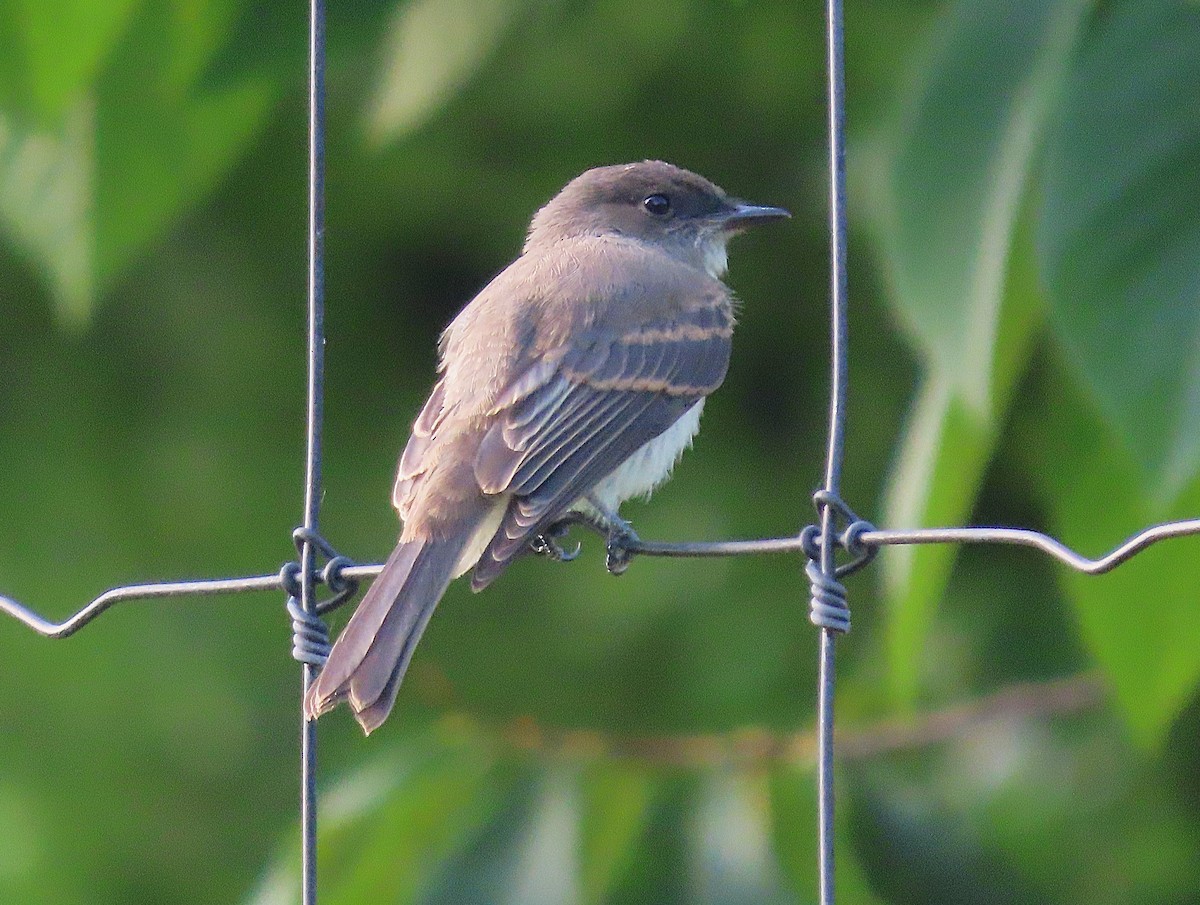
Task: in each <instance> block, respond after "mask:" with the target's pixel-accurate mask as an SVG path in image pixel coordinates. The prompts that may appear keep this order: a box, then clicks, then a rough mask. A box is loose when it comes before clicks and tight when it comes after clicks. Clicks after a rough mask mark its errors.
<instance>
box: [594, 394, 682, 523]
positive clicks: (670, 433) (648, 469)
mask: <svg viewBox="0 0 1200 905" xmlns="http://www.w3.org/2000/svg"><path fill="white" fill-rule="evenodd" d="M703 410H704V400H703V399H701V400H700V401H699V402H697V403H696V404H695V405H693V406H692V407H691V408H690V409H688V410H687V411H686V412H684V413H683V415H682V416H680V418H679V420H678V421H676V422H675V423H674V424H672V425H671V426H670V427H669V428H667V429H666V430H665V431H663V432H662V433H661V434H659V435H658V436H657V437H655V438H654V439H653V440H650V441H649V442H647V443H646V444H645V445H643V446H642V447H641V448H640V449H638V450H637V451H636V452H635V453H634V454H633V455H632V456H630V457H629V458H628V459H626V460H625V461H624V462H623V463H622V464H621V465H619V466H618V467H617V469H616V470H615V471H614V472H613V473H612V474H610V475H609V476H608V477H607V478H605V479H604V480H602V481H601V482H600V483H599V484H597V485H596V489H595V490H594V491H593V494H594V495H595V497H596V499H597V500H599V501H600V502H601V503H603V504H604V505H606V506H608V507H610V508H611V509H613V510H616V508H617V507H618V506H620V505H621V503H623V502H624V501H625V500H628V499H632V498H633V497H636V496H646V495H648V494H649V493H650V492H651V491H652V490H654V488H655V487H657V486H658V485H659V484H661V483H662V482H663V481H665V480H666V479H667V478H669V477H670V476H671V470H672V469H673V468H674V467H675V463H676V462H678V461H679V457H680V456H681V455H683V452H684V450H686V449H687V448H688V447H690V446H691V445H692V438H693V437H695V436H696V432H697V431H698V430H700V413H701V412H702V411H703Z"/></svg>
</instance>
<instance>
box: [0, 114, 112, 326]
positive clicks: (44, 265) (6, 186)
mask: <svg viewBox="0 0 1200 905" xmlns="http://www.w3.org/2000/svg"><path fill="white" fill-rule="evenodd" d="M94 119H95V117H94V115H93V110H92V106H91V105H90V104H81V105H79V107H77V108H76V110H75V111H74V112H73V113H72V115H71V116H68V117H66V119H65V121H64V123H63V125H62V127H61V128H60V129H59V130H58V131H57V132H54V133H49V132H43V131H39V130H37V129H35V128H32V127H29V126H26V125H21V124H19V123H18V122H17V121H16V120H14V119H13V118H11V117H6V116H4V115H3V114H0V228H2V229H3V230H4V232H6V233H7V234H8V235H9V236H10V237H11V238H12V241H13V243H14V244H16V245H17V246H19V247H20V248H21V249H22V251H24V253H25V254H26V255H28V256H29V258H30V259H31V260H32V261H33V262H35V264H36V266H37V267H38V269H40V270H41V271H42V272H43V273H44V274H45V277H46V280H47V282H48V283H49V285H50V288H51V290H52V293H53V296H54V300H55V303H56V306H57V309H58V314H59V317H60V319H61V320H63V321H64V322H65V323H68V324H72V325H78V324H80V323H82V322H83V321H84V320H86V318H87V315H88V312H89V311H90V310H91V303H92V294H93V285H94V283H93V273H92V232H91V226H92V195H91V184H92V126H93V122H94Z"/></svg>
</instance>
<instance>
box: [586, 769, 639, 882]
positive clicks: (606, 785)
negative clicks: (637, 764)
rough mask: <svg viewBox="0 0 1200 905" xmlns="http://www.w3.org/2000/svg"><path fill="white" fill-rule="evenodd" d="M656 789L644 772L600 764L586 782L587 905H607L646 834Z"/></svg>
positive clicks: (591, 772) (590, 772) (588, 775)
mask: <svg viewBox="0 0 1200 905" xmlns="http://www.w3.org/2000/svg"><path fill="white" fill-rule="evenodd" d="M652 793H653V785H652V782H651V780H650V777H649V776H648V775H647V774H646V773H645V772H644V771H642V770H639V769H636V768H634V767H630V766H626V765H624V764H615V763H614V764H604V763H602V764H599V765H596V766H594V767H591V768H590V769H589V770H588V772H587V773H586V775H585V776H584V777H583V778H582V782H581V788H580V794H581V803H580V808H581V815H580V816H581V828H580V832H581V838H580V844H579V855H580V880H581V883H580V886H581V892H582V901H583V902H584V903H585V905H600V903H602V902H605V901H607V898H608V894H609V891H610V890H611V889H612V888H613V886H614V884H615V882H616V880H617V879H618V878H619V877H620V876H621V874H622V873H623V871H624V870H625V869H627V868H628V866H629V864H630V862H631V860H632V858H633V854H634V846H635V845H636V844H637V842H638V840H639V839H640V838H641V836H642V833H643V832H644V830H645V828H646V821H647V818H648V815H649V807H650V801H651V798H652Z"/></svg>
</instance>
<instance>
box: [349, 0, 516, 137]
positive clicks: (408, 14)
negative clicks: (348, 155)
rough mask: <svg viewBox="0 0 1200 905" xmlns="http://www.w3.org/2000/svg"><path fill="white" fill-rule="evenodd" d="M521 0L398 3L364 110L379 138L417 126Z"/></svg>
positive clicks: (496, 37)
mask: <svg viewBox="0 0 1200 905" xmlns="http://www.w3.org/2000/svg"><path fill="white" fill-rule="evenodd" d="M520 9H521V2H520V0H410V2H408V3H404V4H401V5H400V6H399V8H398V9H397V13H396V18H395V21H394V22H393V24H392V26H391V28H390V30H389V33H388V37H387V48H386V51H385V53H386V63H385V64H384V67H383V71H382V75H381V78H380V83H379V88H378V90H377V94H376V97H375V100H374V101H373V102H372V105H371V110H370V112H369V115H368V119H369V123H370V130H371V132H372V134H373V135H374V137H375V138H376V139H377V140H379V141H390V140H392V139H395V138H397V137H399V136H400V135H403V134H404V133H405V132H407V131H409V130H411V129H414V128H416V127H418V126H420V125H421V124H422V123H424V122H425V120H427V119H428V118H429V117H430V116H432V115H433V114H434V113H435V112H436V111H437V110H438V108H439V107H440V106H441V105H442V104H443V103H445V102H446V101H447V100H448V99H449V98H451V97H452V96H453V95H454V92H455V91H456V90H458V89H459V88H460V87H462V85H464V84H465V83H466V82H467V80H468V79H470V77H471V76H472V75H473V74H474V73H475V72H476V70H478V68H479V66H480V64H482V63H483V62H484V60H486V59H487V57H488V55H489V54H490V53H491V52H492V51H493V50H494V49H495V47H496V45H497V44H499V42H500V40H501V39H502V38H503V37H504V35H505V34H506V33H507V29H508V26H509V25H511V24H512V21H513V18H514V16H515V14H516V13H517V12H518V11H519V10H520Z"/></svg>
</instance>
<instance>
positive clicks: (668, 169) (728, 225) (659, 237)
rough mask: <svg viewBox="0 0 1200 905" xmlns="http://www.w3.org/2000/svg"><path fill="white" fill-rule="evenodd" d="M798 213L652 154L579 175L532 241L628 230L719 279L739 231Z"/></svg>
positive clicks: (541, 217) (538, 221)
mask: <svg viewBox="0 0 1200 905" xmlns="http://www.w3.org/2000/svg"><path fill="white" fill-rule="evenodd" d="M790 216H791V214H789V213H788V212H787V211H785V210H783V208H779V207H762V206H760V205H756V204H748V203H747V202H745V201H741V200H739V199H737V198H731V197H729V196H728V195H727V194H725V191H724V190H723V189H721V188H720V187H719V186H716V185H714V184H713V183H711V182H709V181H708V180H707V179H705V178H704V177H703V176H698V175H697V174H695V173H692V172H690V171H688V170H684V169H681V168H680V167H676V166H672V165H671V164H669V163H663V162H662V161H658V160H647V161H644V162H642V163H628V164H619V165H617V166H609V167H597V168H595V169H593V170H588V171H587V172H585V173H583V174H581V175H580V176H577V177H575V178H574V179H572V180H571V181H570V182H569V183H567V185H566V187H565V188H563V190H562V191H561V192H559V193H558V194H557V195H556V196H555V197H554V198H553V199H552V200H551V201H550V202H549V203H548V204H547V205H546V206H545V207H543V208H542V209H541V210H540V211H538V212H537V214H536V215H535V216H534V218H533V222H532V223H531V224H530V226H529V237H528V239H527V240H526V242H525V248H526V250H527V251H528V250H529V249H531V248H535V247H537V246H539V245H541V244H543V243H554V242H559V241H562V240H564V239H573V238H580V237H584V236H600V235H621V236H626V237H629V238H631V239H636V240H638V241H642V242H645V243H647V244H651V245H654V246H655V247H656V248H659V249H661V250H662V251H664V252H666V253H667V254H669V255H671V256H672V257H674V258H676V259H678V260H681V261H684V262H686V263H688V264H691V265H693V266H695V267H699V268H701V269H702V270H705V271H707V272H708V273H709V274H710V275H711V276H713V277H718V278H719V277H720V276H721V275H722V274H723V273H724V272H725V267H726V254H725V246H726V243H727V242H728V241H729V239H730V238H731V237H732V236H734V235H736V234H737V233H739V232H741V231H742V230H744V229H746V228H747V227H749V226H753V225H755V224H758V223H765V222H767V221H770V220H779V219H781V218H784V217H790Z"/></svg>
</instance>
